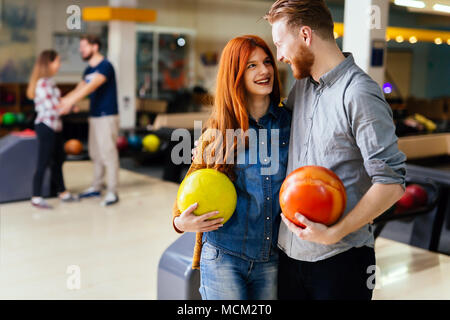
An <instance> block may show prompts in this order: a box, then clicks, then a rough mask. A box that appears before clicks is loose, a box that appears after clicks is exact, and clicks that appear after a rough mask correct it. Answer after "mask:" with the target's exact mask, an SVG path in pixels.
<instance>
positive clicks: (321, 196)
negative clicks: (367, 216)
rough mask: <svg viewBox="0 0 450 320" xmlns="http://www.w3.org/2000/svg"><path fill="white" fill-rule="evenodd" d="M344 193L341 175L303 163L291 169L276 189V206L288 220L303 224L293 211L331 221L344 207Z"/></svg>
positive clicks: (327, 223)
mask: <svg viewBox="0 0 450 320" xmlns="http://www.w3.org/2000/svg"><path fill="white" fill-rule="evenodd" d="M346 203H347V195H346V193H345V187H344V184H343V183H342V181H341V179H339V177H338V176H337V175H336V174H335V173H334V172H333V171H331V170H330V169H327V168H324V167H320V166H305V167H301V168H298V169H296V170H294V171H292V172H291V173H290V174H289V175H288V176H287V177H286V179H285V180H284V182H283V184H282V185H281V189H280V206H281V210H282V211H283V214H284V215H285V216H286V218H288V219H289V220H290V221H292V222H293V223H295V224H296V225H298V226H299V227H302V228H304V227H305V226H304V225H303V224H301V223H299V222H298V221H297V219H296V218H295V213H296V212H298V213H300V214H302V215H304V216H305V217H306V218H307V219H309V220H311V221H314V222H318V223H322V224H325V225H331V224H333V223H335V222H336V221H337V220H338V219H339V218H340V216H341V215H342V213H343V212H344V210H345V205H346Z"/></svg>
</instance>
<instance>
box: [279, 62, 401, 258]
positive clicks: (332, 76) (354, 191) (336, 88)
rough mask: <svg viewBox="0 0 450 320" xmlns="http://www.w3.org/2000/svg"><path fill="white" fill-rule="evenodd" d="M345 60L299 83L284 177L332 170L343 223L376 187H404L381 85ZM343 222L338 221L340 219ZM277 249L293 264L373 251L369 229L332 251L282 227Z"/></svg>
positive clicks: (294, 92) (292, 102)
mask: <svg viewBox="0 0 450 320" xmlns="http://www.w3.org/2000/svg"><path fill="white" fill-rule="evenodd" d="M344 55H345V57H346V58H345V60H344V61H342V62H341V63H340V64H339V65H338V66H336V67H335V68H334V69H333V70H331V71H329V72H327V73H326V74H324V75H323V76H322V77H321V78H320V80H319V83H317V82H316V81H314V80H313V79H312V78H311V77H308V78H305V79H301V80H297V81H296V83H295V84H294V86H293V88H292V90H291V92H290V94H289V97H288V100H287V107H288V108H290V109H292V110H293V117H292V128H291V138H290V145H289V161H288V167H287V174H289V173H290V172H292V171H293V170H295V169H297V168H299V167H302V166H306V165H317V166H323V167H326V168H329V169H331V170H332V171H333V172H334V173H336V174H337V175H338V176H339V178H341V180H342V182H343V183H344V186H345V190H346V192H347V205H346V208H345V212H344V214H343V216H342V217H344V216H345V215H346V214H347V213H348V212H350V211H351V210H352V209H353V208H354V207H355V206H356V204H357V203H358V202H359V200H360V199H361V198H362V196H363V195H364V194H365V193H366V192H367V191H368V190H369V188H370V187H371V186H372V184H374V183H381V184H400V185H403V187H404V184H405V175H406V166H405V161H406V156H405V155H404V154H403V153H402V152H401V151H399V149H398V146H397V140H398V139H397V136H396V135H395V125H394V122H393V118H392V111H391V108H390V107H389V105H388V104H387V102H386V100H385V99H384V96H383V93H382V91H381V88H380V87H379V85H378V84H377V83H376V82H375V81H373V80H372V79H371V78H370V77H369V76H368V75H367V74H366V73H365V72H364V71H362V70H361V69H360V68H359V67H358V66H357V65H356V64H355V62H354V59H353V56H352V55H351V54H350V53H344ZM342 217H341V219H342ZM278 245H279V247H280V248H281V249H282V250H283V251H284V252H285V253H286V254H287V255H288V256H290V257H291V258H294V259H297V260H302V261H318V260H323V259H326V258H329V257H331V256H334V255H336V254H338V253H341V252H344V251H346V250H348V249H351V248H353V247H361V246H369V247H373V246H374V237H373V230H372V226H371V225H370V224H367V225H365V226H363V227H362V228H361V229H359V230H357V231H355V232H353V233H351V234H349V235H347V236H346V237H344V238H343V239H342V240H341V241H339V242H338V243H336V244H333V245H322V244H318V243H314V242H310V241H305V240H301V239H299V238H298V237H297V236H295V235H294V234H293V233H292V232H291V231H289V229H288V228H287V227H286V225H285V224H284V223H281V225H280V233H279V238H278Z"/></svg>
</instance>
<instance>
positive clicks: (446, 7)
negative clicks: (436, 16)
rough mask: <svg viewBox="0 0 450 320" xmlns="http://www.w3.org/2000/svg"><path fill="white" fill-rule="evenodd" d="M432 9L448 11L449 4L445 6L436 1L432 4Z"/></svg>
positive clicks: (449, 11) (449, 10) (449, 8)
mask: <svg viewBox="0 0 450 320" xmlns="http://www.w3.org/2000/svg"><path fill="white" fill-rule="evenodd" d="M433 10H435V11H441V12H447V13H450V6H446V5H443V4H440V3H436V4H435V5H434V6H433Z"/></svg>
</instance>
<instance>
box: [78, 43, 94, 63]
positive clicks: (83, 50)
mask: <svg viewBox="0 0 450 320" xmlns="http://www.w3.org/2000/svg"><path fill="white" fill-rule="evenodd" d="M94 46H96V45H92V44H90V43H89V42H88V41H87V40H86V39H82V40H80V54H81V58H82V59H83V60H84V61H88V60H89V59H91V57H92V55H93V54H94Z"/></svg>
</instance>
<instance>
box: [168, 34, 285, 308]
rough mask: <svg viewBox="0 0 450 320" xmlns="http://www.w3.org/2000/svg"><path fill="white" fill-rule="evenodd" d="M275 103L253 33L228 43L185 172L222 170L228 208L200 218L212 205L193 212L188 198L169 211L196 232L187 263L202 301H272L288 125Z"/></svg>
mask: <svg viewBox="0 0 450 320" xmlns="http://www.w3.org/2000/svg"><path fill="white" fill-rule="evenodd" d="M279 103H280V85H279V79H278V71H277V68H276V65H275V60H274V57H273V55H272V53H271V51H270V49H269V48H268V46H267V44H266V43H265V42H264V41H263V40H262V39H261V38H259V37H257V36H241V37H237V38H234V39H232V40H231V41H230V42H228V44H227V45H226V46H225V48H224V50H223V52H222V57H221V59H220V64H219V72H218V75H217V90H216V96H215V103H214V109H213V112H212V115H211V117H210V119H209V121H208V122H207V124H206V125H205V126H204V128H203V134H202V136H201V138H200V139H199V147H198V152H197V153H196V154H197V156H196V158H195V159H194V162H193V164H192V165H191V167H190V169H189V171H188V173H187V175H189V174H190V173H191V172H193V171H195V170H198V169H202V168H213V169H216V170H218V171H220V172H223V173H225V174H226V175H227V176H228V177H229V178H230V179H231V180H232V181H233V182H234V185H235V187H236V191H237V194H238V199H237V206H236V210H235V212H234V214H233V215H232V217H231V218H230V220H229V221H228V222H227V223H226V224H222V219H220V218H218V219H214V220H207V219H208V218H211V217H213V216H214V215H216V214H217V211H215V212H210V213H207V214H205V215H202V216H195V215H194V214H193V213H192V212H193V211H194V210H195V209H196V207H197V204H196V203H194V204H192V206H190V207H189V208H188V209H186V210H185V211H184V212H180V211H179V210H178V207H177V204H176V202H175V204H174V210H173V214H174V219H173V225H174V228H175V230H176V231H177V232H180V233H181V232H185V231H189V232H197V241H196V245H195V249H194V257H193V264H192V267H193V268H197V269H198V268H200V276H201V286H200V293H201V295H202V298H203V299H239V300H245V299H276V287H277V270H278V268H277V266H278V253H277V250H278V249H277V238H278V228H279V224H280V212H281V210H280V206H279V201H278V195H279V190H280V187H281V184H282V182H283V180H284V178H285V173H286V166H287V159H288V145H289V133H290V125H291V115H290V113H289V111H288V110H286V109H285V108H283V107H280V106H279ZM229 130H232V132H234V133H235V135H234V136H230V135H229V134H227V132H229ZM233 130H235V131H233ZM217 133H218V134H217ZM227 137H228V139H229V140H230V141H227ZM240 146H244V148H240ZM211 150H212V151H211ZM239 151H240V152H239ZM219 154H220V155H223V157H219V156H218V155H219ZM269 155H270V156H269Z"/></svg>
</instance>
